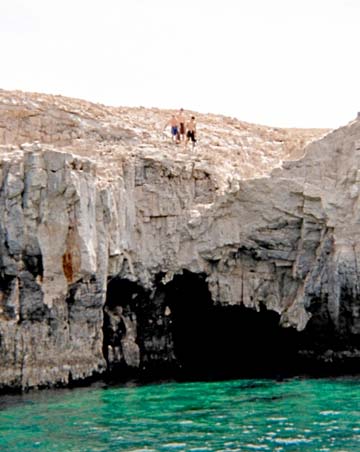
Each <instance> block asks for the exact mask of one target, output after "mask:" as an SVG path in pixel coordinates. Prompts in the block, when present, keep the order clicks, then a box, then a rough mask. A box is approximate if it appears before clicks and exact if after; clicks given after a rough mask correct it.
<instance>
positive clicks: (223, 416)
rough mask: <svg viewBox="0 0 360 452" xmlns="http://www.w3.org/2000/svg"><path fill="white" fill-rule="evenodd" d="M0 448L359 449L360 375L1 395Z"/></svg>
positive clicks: (61, 450)
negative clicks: (358, 376) (357, 376)
mask: <svg viewBox="0 0 360 452" xmlns="http://www.w3.org/2000/svg"><path fill="white" fill-rule="evenodd" d="M0 450H1V451H11V452H16V451H21V452H25V451H33V450H34V451H57V452H70V451H132V452H135V451H136V452H145V451H146V452H150V451H163V452H165V451H172V452H173V451H192V452H202V451H316V452H320V451H323V452H325V451H336V452H342V451H351V452H356V451H360V379H359V378H354V377H352V378H336V379H300V378H297V379H291V380H287V381H282V382H277V381H274V380H232V381H221V382H195V383H173V382H170V383H161V384H148V385H143V386H138V385H131V384H128V385H126V386H121V387H120V386H119V387H91V388H81V389H72V390H53V391H49V390H46V391H38V392H32V393H29V394H27V395H24V396H2V397H0Z"/></svg>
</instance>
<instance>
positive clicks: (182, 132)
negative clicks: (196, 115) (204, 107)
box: [178, 108, 186, 141]
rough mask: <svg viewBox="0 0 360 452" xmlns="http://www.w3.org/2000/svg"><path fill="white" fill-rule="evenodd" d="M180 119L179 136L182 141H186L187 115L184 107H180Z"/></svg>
mask: <svg viewBox="0 0 360 452" xmlns="http://www.w3.org/2000/svg"><path fill="white" fill-rule="evenodd" d="M178 121H179V126H180V128H179V137H180V140H181V141H185V135H186V133H185V132H186V129H185V115H184V109H183V108H180V111H179V115H178Z"/></svg>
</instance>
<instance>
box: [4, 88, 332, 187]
mask: <svg viewBox="0 0 360 452" xmlns="http://www.w3.org/2000/svg"><path fill="white" fill-rule="evenodd" d="M180 107H186V106H179V108H180ZM177 111H178V110H162V109H159V108H144V107H112V106H105V105H102V104H95V103H92V102H88V101H85V100H81V99H74V98H69V97H64V96H60V95H50V94H41V93H28V92H22V91H7V90H2V89H0V146H1V149H0V155H1V154H4V153H5V154H6V153H9V152H14V151H16V149H17V148H18V147H19V146H20V147H21V146H23V145H24V143H34V142H39V143H41V144H42V145H47V146H53V147H54V148H56V149H57V150H62V151H66V152H70V153H72V154H76V155H79V156H82V157H86V158H90V159H92V160H94V161H95V162H96V165H97V175H98V176H99V177H100V178H103V179H105V180H108V181H111V180H112V179H113V178H116V177H117V174H118V169H119V167H121V163H122V162H123V161H124V159H127V158H132V157H134V156H140V155H141V156H145V157H146V158H151V159H162V160H164V159H165V160H171V161H173V162H175V163H178V164H180V165H183V164H187V163H189V162H192V163H193V164H194V165H199V164H201V165H202V167H204V166H205V167H207V168H208V170H209V173H214V174H216V178H217V179H218V180H219V185H222V184H224V183H226V181H227V180H228V179H229V178H230V179H234V178H235V179H248V178H255V177H262V176H266V175H269V174H270V172H271V170H272V169H273V168H276V167H280V166H281V164H282V161H284V160H297V159H299V158H301V157H302V156H303V154H304V148H305V147H306V145H307V144H309V143H310V142H312V141H314V140H317V139H320V138H321V137H323V136H324V135H325V134H326V133H328V132H329V131H330V129H320V128H319V129H301V128H278V127H270V126H264V125H258V124H251V123H248V122H245V121H241V120H239V119H236V118H233V117H227V116H223V115H217V114H213V113H208V114H204V113H198V112H193V111H189V110H186V108H184V113H185V115H186V116H187V117H188V116H189V117H190V115H195V116H196V120H197V130H198V133H197V135H198V136H197V138H198V144H197V146H196V147H195V149H194V150H192V149H191V146H189V147H188V148H187V149H185V148H184V146H182V145H176V144H174V143H172V142H171V137H170V129H166V131H165V132H164V126H165V124H166V122H167V121H168V120H169V118H170V117H171V115H172V114H174V113H176V112H177ZM11 146H13V148H11Z"/></svg>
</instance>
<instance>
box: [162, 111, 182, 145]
mask: <svg viewBox="0 0 360 452" xmlns="http://www.w3.org/2000/svg"><path fill="white" fill-rule="evenodd" d="M166 126H170V127H171V136H172V140H173V142H174V143H178V142H179V124H178V119H177V117H176V116H175V115H172V117H171V119H170V121H169V122H168V123H167V124H166ZM166 126H165V127H166Z"/></svg>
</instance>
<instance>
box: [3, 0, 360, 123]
mask: <svg viewBox="0 0 360 452" xmlns="http://www.w3.org/2000/svg"><path fill="white" fill-rule="evenodd" d="M359 24H360V0H182V1H178V2H174V1H170V0H86V1H85V0H61V1H60V0H0V50H1V53H0V55H1V65H0V88H3V89H20V90H25V91H37V92H46V93H52V94H63V95H67V96H72V97H79V98H83V99H87V100H91V101H95V102H101V103H105V104H108V105H121V106H140V105H142V106H146V107H152V106H153V107H160V108H161V107H171V108H179V107H183V108H185V109H193V110H197V111H201V112H205V113H206V112H212V113H222V114H226V115H230V116H235V117H237V118H239V119H241V120H244V121H249V122H256V123H261V124H268V125H273V126H298V127H337V126H339V125H343V124H346V123H347V122H349V121H350V120H351V119H353V118H354V117H355V116H356V114H357V112H358V111H360V95H359V88H360V51H359V41H360V25H359Z"/></svg>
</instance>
